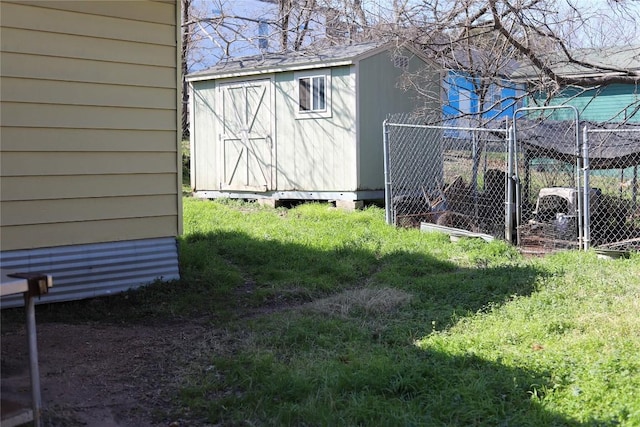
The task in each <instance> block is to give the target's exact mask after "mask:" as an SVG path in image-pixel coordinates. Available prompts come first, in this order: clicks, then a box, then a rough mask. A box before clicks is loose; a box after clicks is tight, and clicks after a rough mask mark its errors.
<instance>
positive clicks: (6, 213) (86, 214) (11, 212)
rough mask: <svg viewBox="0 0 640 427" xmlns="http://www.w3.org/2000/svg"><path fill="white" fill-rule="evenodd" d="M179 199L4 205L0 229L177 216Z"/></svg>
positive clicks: (98, 199) (94, 199)
mask: <svg viewBox="0 0 640 427" xmlns="http://www.w3.org/2000/svg"><path fill="white" fill-rule="evenodd" d="M176 197H177V196H176V195H175V194H170V195H155V196H129V197H92V198H84V199H62V200H46V201H44V200H30V201H12V202H9V201H3V202H2V207H1V208H0V225H1V226H12V225H27V224H54V223H60V222H76V221H96V220H110V219H124V218H145V217H156V216H167V215H176V216H177V215H178V212H177V203H176Z"/></svg>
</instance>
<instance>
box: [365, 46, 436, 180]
mask: <svg viewBox="0 0 640 427" xmlns="http://www.w3.org/2000/svg"><path fill="white" fill-rule="evenodd" d="M403 55H404V56H406V57H407V58H409V69H408V71H409V72H417V71H418V70H424V65H425V64H424V62H423V61H422V60H420V59H418V58H417V57H415V55H414V54H412V53H410V52H404V53H403ZM403 72H404V71H403V70H402V69H401V68H398V67H396V66H394V58H393V52H391V51H385V52H382V53H379V54H378V55H374V56H371V57H369V58H365V59H363V60H362V61H360V64H359V71H358V89H357V93H358V98H359V99H358V111H359V117H358V126H359V127H358V131H359V141H360V145H359V148H360V149H359V152H358V161H359V165H360V167H359V176H358V178H359V182H358V189H359V190H371V189H380V188H384V174H383V171H384V165H383V146H382V143H383V131H382V124H383V122H384V120H385V119H386V118H387V116H388V115H389V114H394V113H410V112H413V111H415V109H416V107H417V105H416V96H417V95H416V94H415V93H414V92H410V91H405V90H404V89H402V88H401V87H400V83H401V78H402V74H403ZM439 77H440V74H439V73H438V72H436V71H434V72H433V79H432V81H433V85H434V88H435V87H437V86H438V82H439ZM390 82H391V83H390ZM435 93H438V90H437V89H435ZM422 101H423V102H425V101H426V100H424V99H423V100H422ZM427 102H428V101H427ZM434 102H435V101H434ZM439 108H440V106H439V105H436V106H434V110H436V111H437V110H438V109H439Z"/></svg>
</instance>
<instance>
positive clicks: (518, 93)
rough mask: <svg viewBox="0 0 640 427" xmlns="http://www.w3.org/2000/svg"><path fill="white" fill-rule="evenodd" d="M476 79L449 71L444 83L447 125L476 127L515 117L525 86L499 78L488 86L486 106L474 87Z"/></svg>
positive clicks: (520, 104) (522, 100)
mask: <svg viewBox="0 0 640 427" xmlns="http://www.w3.org/2000/svg"><path fill="white" fill-rule="evenodd" d="M475 79H476V77H473V76H471V75H470V74H469V73H467V72H463V71H459V70H450V71H448V72H447V74H446V77H445V79H444V105H443V109H442V112H443V115H444V119H445V120H446V121H447V123H448V124H450V125H454V126H471V127H477V126H482V124H484V123H486V122H488V121H490V120H493V119H500V118H503V117H513V116H514V114H515V111H516V109H518V108H520V107H522V106H523V105H524V85H522V84H518V83H514V82H512V81H510V80H509V79H508V78H500V79H498V81H496V82H495V83H493V84H490V85H488V87H487V94H486V96H485V100H484V105H481V103H480V96H479V95H478V93H477V91H476V89H475V87H476V85H475V84H474V80H475Z"/></svg>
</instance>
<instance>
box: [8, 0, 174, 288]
mask: <svg viewBox="0 0 640 427" xmlns="http://www.w3.org/2000/svg"><path fill="white" fill-rule="evenodd" d="M179 17H180V14H179V4H176V2H175V1H159V2H152V1H136V2H127V3H119V4H118V3H114V2H110V1H91V2H69V1H23V2H21V1H10V0H7V1H5V0H3V1H2V3H0V24H1V28H0V40H1V60H0V88H1V96H0V98H1V106H0V108H1V110H0V119H1V120H0V123H1V128H0V139H1V141H2V145H1V148H0V151H1V160H0V162H1V164H0V176H1V177H2V179H1V184H0V200H1V202H2V203H1V206H0V241H1V245H2V246H1V249H2V264H3V268H20V269H23V270H29V269H33V266H32V265H31V264H30V263H29V262H28V259H29V258H30V257H31V255H30V254H32V253H35V252H34V251H40V252H38V253H41V252H42V250H45V251H46V252H47V255H46V256H48V257H50V258H51V257H55V255H56V254H58V253H60V251H67V250H69V249H70V248H73V247H84V246H81V245H98V246H99V245H102V244H107V243H108V244H107V246H109V245H111V246H109V247H110V248H111V250H112V251H114V250H113V248H112V245H113V244H115V242H132V243H131V244H129V245H128V246H129V247H135V246H136V245H137V244H139V243H140V242H144V241H151V242H155V243H156V244H157V245H158V247H157V248H156V250H157V251H161V252H167V253H170V254H172V255H170V256H169V258H171V259H172V262H171V263H169V264H170V265H171V266H172V267H171V268H169V267H166V268H164V269H160V268H154V267H149V266H148V265H147V266H146V267H144V266H142V265H139V266H138V267H136V265H135V263H133V264H131V265H129V266H128V267H126V268H127V269H128V270H130V271H133V270H136V268H139V270H140V271H143V272H144V275H142V273H140V274H138V275H136V274H132V273H131V272H129V273H128V277H129V278H130V279H128V280H123V281H122V282H121V283H120V285H119V286H120V288H121V289H122V288H123V287H124V286H126V287H130V286H133V285H135V284H139V283H141V281H144V280H146V281H149V280H153V278H155V277H161V276H162V277H165V278H167V277H177V274H178V273H177V251H176V243H175V237H176V236H177V235H178V234H179V233H180V231H181V207H180V199H181V187H180V178H181V176H180V175H181V174H180V173H179V162H180V156H179V153H180V151H179V145H178V140H179V133H180V130H179V127H178V123H179V114H178V113H179V109H180V104H179V91H178V87H179V85H178V79H179V57H178V55H179V52H180V50H179V46H178V40H179V37H178V34H179V32H178V30H179V27H178V25H177V22H179ZM158 239H159V240H158ZM134 242H135V243H134ZM123 244H124V243H123ZM124 245H125V246H127V244H124ZM92 247H94V246H92ZM121 250H122V249H116V250H115V252H113V253H112V256H113V257H114V259H116V258H117V253H118V252H119V251H121ZM132 253H135V251H134V252H132ZM132 253H130V254H129V256H130V257H131V256H132V255H131V254H132ZM40 256H42V254H41V255H40ZM80 258H82V255H81V252H80V254H78V255H76V256H75V258H73V260H69V259H67V261H64V262H67V263H68V265H66V271H68V275H72V274H74V273H73V271H72V270H73V269H74V268H77V270H76V273H77V274H81V273H79V272H80V271H82V272H83V273H82V274H87V272H91V265H90V263H89V262H84V261H82V260H80V261H79V259H80ZM64 262H63V261H61V262H60V263H56V264H55V265H50V264H47V265H48V268H47V271H48V272H52V273H53V274H54V292H63V289H64V287H65V280H64V277H65V276H64V274H63V275H62V276H60V275H59V274H57V273H56V269H59V270H60V271H62V270H64V269H63V268H62V266H63V265H64ZM164 263H165V264H167V261H166V259H165V260H164ZM80 264H82V266H81V267H79V265H80ZM117 264H118V263H117V262H116V263H115V264H114V268H112V270H111V273H110V274H112V275H114V276H115V275H117V272H118V271H120V270H119V269H118V267H117ZM169 264H167V265H169ZM74 266H75V267H74ZM141 275H142V276H143V277H142V276H141ZM56 276H57V277H56ZM132 276H133V277H132ZM123 277H124V276H123ZM94 279H95V278H94V277H92V276H91V275H90V274H88V275H86V276H84V279H83V282H84V286H87V287H91V283H92V280H94ZM95 280H97V279H95ZM103 286H104V289H109V285H108V280H106V279H105V280H104V281H103ZM74 292H75V293H74ZM74 292H71V293H69V294H68V295H72V294H74V295H78V294H83V293H82V292H78V291H74ZM104 292H106V291H104ZM84 295H85V296H87V295H88V294H87V293H84Z"/></svg>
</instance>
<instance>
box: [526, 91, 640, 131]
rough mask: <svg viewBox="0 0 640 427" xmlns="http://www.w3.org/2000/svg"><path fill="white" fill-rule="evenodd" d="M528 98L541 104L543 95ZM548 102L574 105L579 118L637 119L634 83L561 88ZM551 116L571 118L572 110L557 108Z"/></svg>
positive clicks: (639, 100)
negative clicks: (584, 88)
mask: <svg viewBox="0 0 640 427" xmlns="http://www.w3.org/2000/svg"><path fill="white" fill-rule="evenodd" d="M532 101H533V102H532V106H533V105H543V104H544V102H545V97H544V95H543V94H538V95H537V96H534V97H533V98H532ZM549 105H573V106H574V107H576V108H577V109H578V112H579V114H580V119H581V120H588V121H593V122H627V123H640V112H639V111H638V110H639V109H640V88H639V87H638V86H635V85H629V84H612V85H610V86H606V87H604V88H600V89H590V90H586V91H583V90H581V89H577V88H571V89H565V90H564V91H563V92H562V94H560V95H559V96H556V97H555V98H554V99H552V100H551V102H550V103H549ZM552 119H553V120H572V119H573V113H572V112H571V111H570V110H569V109H566V110H565V109H563V110H558V112H556V113H554V115H553V117H552Z"/></svg>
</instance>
